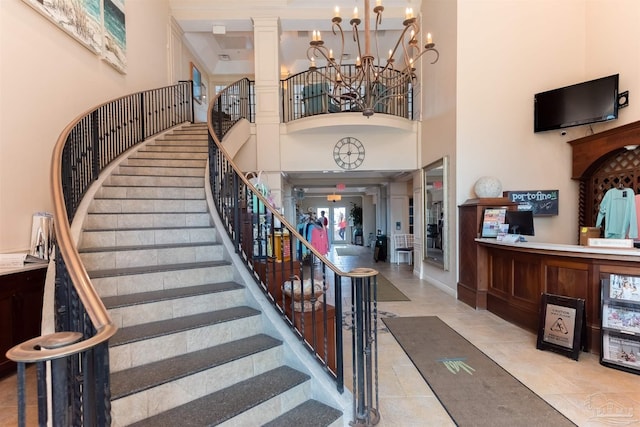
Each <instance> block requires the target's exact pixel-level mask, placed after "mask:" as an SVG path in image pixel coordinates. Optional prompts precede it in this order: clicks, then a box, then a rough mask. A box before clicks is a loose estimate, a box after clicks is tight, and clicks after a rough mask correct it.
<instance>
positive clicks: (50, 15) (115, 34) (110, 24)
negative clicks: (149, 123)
mask: <svg viewBox="0 0 640 427" xmlns="http://www.w3.org/2000/svg"><path fill="white" fill-rule="evenodd" d="M23 1H24V2H25V3H26V4H28V5H29V6H31V7H32V8H34V9H35V10H36V11H38V12H39V13H40V14H41V15H43V16H44V17H45V18H47V19H48V20H49V21H51V22H52V23H53V24H55V25H56V26H57V27H58V28H60V29H61V30H63V31H64V32H66V33H67V34H68V35H70V36H71V37H73V38H74V39H75V40H77V41H78V42H80V44H82V45H83V46H84V47H86V48H87V49H89V50H90V51H91V52H93V53H95V54H96V55H99V56H100V57H101V58H102V59H103V60H104V61H106V62H107V63H108V64H109V65H111V66H112V67H113V68H115V69H116V70H118V71H119V72H120V73H123V74H124V73H125V72H126V67H127V58H126V53H127V30H126V12H125V0H90V1H89V0H85V1H77V0H23Z"/></svg>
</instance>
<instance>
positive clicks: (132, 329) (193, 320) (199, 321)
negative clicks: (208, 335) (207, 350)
mask: <svg viewBox="0 0 640 427" xmlns="http://www.w3.org/2000/svg"><path fill="white" fill-rule="evenodd" d="M259 314H260V312H259V311H258V310H256V309H254V308H251V307H233V308H227V309H224V310H218V311H211V312H208V313H200V314H195V315H192V316H184V317H177V318H175V319H168V320H160V321H158V322H150V323H144V324H141V325H135V326H129V327H126V328H121V329H118V331H117V332H116V333H115V335H114V336H113V337H112V338H111V340H110V341H109V347H116V346H119V345H124V344H129V343H133V342H139V341H142V340H145V339H150V338H155V337H160V336H163V335H169V334H174V333H177V332H182V331H186V330H190V329H196V328H200V327H204V326H210V325H214V324H219V323H223V322H229V321H232V320H236V319H242V318H247V317H250V316H258V315H259Z"/></svg>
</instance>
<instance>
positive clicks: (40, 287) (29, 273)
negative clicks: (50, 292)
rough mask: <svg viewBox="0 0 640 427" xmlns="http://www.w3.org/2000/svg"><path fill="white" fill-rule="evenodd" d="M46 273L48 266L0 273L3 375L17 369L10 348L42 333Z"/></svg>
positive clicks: (0, 344)
mask: <svg viewBox="0 0 640 427" xmlns="http://www.w3.org/2000/svg"><path fill="white" fill-rule="evenodd" d="M46 274H47V269H46V265H44V266H41V267H37V268H32V269H26V270H21V271H16V272H11V273H7V274H0V325H2V327H1V328H0V377H3V376H5V375H7V374H11V373H13V372H14V371H15V369H16V364H15V363H14V362H12V361H10V360H9V359H7V357H6V356H5V353H6V352H7V350H9V349H10V348H11V347H13V346H15V345H17V344H20V343H21V342H23V341H26V340H28V339H31V338H34V337H37V336H38V335H40V330H41V323H42V298H43V294H44V283H45V278H46Z"/></svg>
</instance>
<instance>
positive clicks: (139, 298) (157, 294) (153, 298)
mask: <svg viewBox="0 0 640 427" xmlns="http://www.w3.org/2000/svg"><path fill="white" fill-rule="evenodd" d="M237 289H244V287H243V286H242V285H240V284H239V283H236V282H220V283H209V284H206V285H199V286H186V287H183V288H171V289H163V290H161V291H150V292H140V293H137V294H127V295H115V296H111V297H104V298H102V302H103V304H104V305H105V307H107V308H108V309H115V308H121V307H128V306H132V305H140V304H146V303H153V302H157V301H168V300H174V299H178V298H187V297H193V296H197V295H205V294H212V293H217V292H225V291H232V290H237Z"/></svg>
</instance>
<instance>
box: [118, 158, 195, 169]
mask: <svg viewBox="0 0 640 427" xmlns="http://www.w3.org/2000/svg"><path fill="white" fill-rule="evenodd" d="M123 164H124V165H127V166H129V167H138V168H139V167H173V168H178V167H183V168H204V167H206V166H207V161H206V160H205V159H176V158H171V157H169V158H164V159H163V158H159V159H146V158H143V157H142V158H140V157H136V156H131V157H129V158H128V159H127V160H126V161H125V162H124V163H123Z"/></svg>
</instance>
